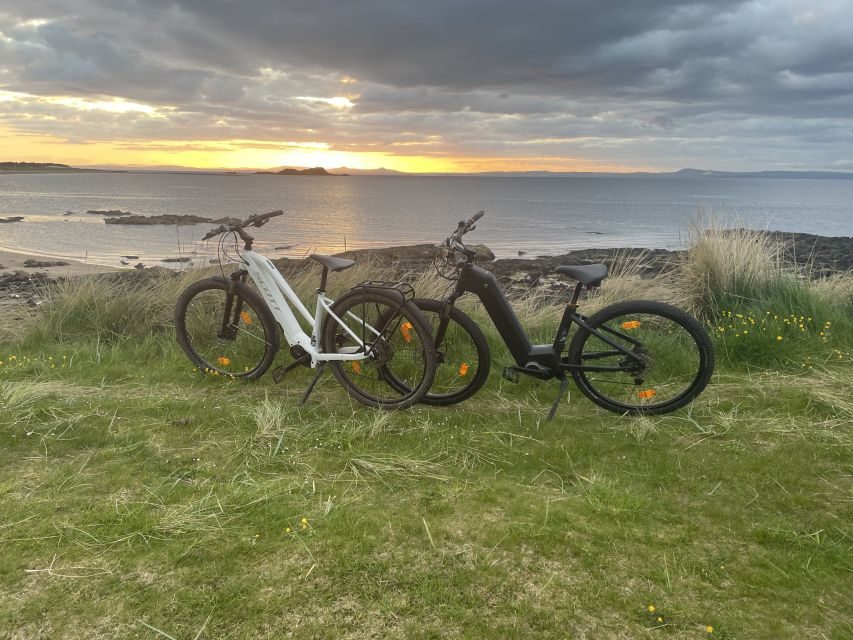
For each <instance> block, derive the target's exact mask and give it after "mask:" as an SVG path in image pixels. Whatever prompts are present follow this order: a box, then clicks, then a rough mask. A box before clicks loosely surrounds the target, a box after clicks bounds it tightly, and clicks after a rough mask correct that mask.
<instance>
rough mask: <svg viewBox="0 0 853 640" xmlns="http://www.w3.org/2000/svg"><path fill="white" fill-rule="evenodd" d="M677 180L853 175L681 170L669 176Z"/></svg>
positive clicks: (843, 177)
mask: <svg viewBox="0 0 853 640" xmlns="http://www.w3.org/2000/svg"><path fill="white" fill-rule="evenodd" d="M657 175H669V176H673V177H677V178H788V179H791V178H795V179H796V178H799V179H806V180H807V179H813V180H818V179H819V180H851V179H853V173H845V172H842V171H708V170H705V169H681V171H675V172H673V173H668V174H657Z"/></svg>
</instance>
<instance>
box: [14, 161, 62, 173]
mask: <svg viewBox="0 0 853 640" xmlns="http://www.w3.org/2000/svg"><path fill="white" fill-rule="evenodd" d="M73 168H74V167H71V166H69V165H67V164H58V163H55V162H0V171H11V170H15V169H17V170H20V169H28V170H32V169H73Z"/></svg>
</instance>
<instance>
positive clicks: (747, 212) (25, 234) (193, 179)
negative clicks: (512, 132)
mask: <svg viewBox="0 0 853 640" xmlns="http://www.w3.org/2000/svg"><path fill="white" fill-rule="evenodd" d="M702 207H704V208H707V209H710V210H711V211H713V212H714V214H715V216H716V217H718V218H721V219H723V220H725V221H727V222H730V223H737V224H741V225H744V226H751V227H755V228H762V229H773V230H782V231H802V232H808V233H816V234H822V235H843V236H850V235H853V180H780V179H743V178H740V179H701V178H699V179H690V178H686V179H667V178H486V177H449V178H442V177H436V178H431V177H339V178H323V177H283V176H259V175H236V176H215V175H180V174H121V173H102V174H87V173H78V174H16V175H0V216H8V215H22V216H26V220H25V221H24V222H20V223H14V224H3V225H0V247H2V248H6V249H15V250H21V251H30V252H37V253H45V254H51V255H60V256H66V257H72V258H87V259H88V260H89V261H93V262H100V263H104V264H115V265H117V264H118V261H119V259H120V257H121V256H123V255H137V256H141V257H142V259H143V262H147V263H148V264H152V263H153V262H154V261H156V260H159V259H161V258H163V257H170V256H178V255H183V256H189V257H194V258H197V259H198V261H199V262H201V261H206V259H207V258H209V257H210V256H211V255H213V254H215V247H210V246H207V245H205V244H203V243H201V242H200V240H199V239H200V238H201V236H202V235H204V233H205V232H206V231H207V230H208V228H210V227H211V226H212V225H197V226H186V227H180V228H176V227H174V226H144V227H142V226H122V225H106V224H104V222H103V220H102V219H101V217H100V216H92V215H87V214H86V213H85V211H86V210H88V209H122V210H124V211H132V212H133V213H135V214H141V215H157V214H195V215H202V216H208V217H211V218H216V217H220V216H226V215H228V216H236V217H244V216H246V215H249V214H252V213H261V212H266V211H271V210H273V209H283V210H284V211H285V215H284V216H282V217H280V218H277V219H275V220H273V221H271V222H270V223H269V224H267V226H265V227H264V228H263V229H260V230H258V231H257V233H256V234H255V235H256V236H257V238H258V241H257V243H256V247H257V248H258V249H259V250H261V251H264V252H267V253H268V254H270V255H274V256H284V255H289V256H299V255H303V254H305V253H306V252H309V251H314V250H316V251H319V252H335V251H340V250H342V249H343V248H344V246H346V247H347V248H351V249H352V248H367V247H374V246H391V245H400V244H412V243H418V242H437V241H440V240H441V239H443V238H444V237H445V236H446V235H447V234H448V233H449V232H450V231H452V230H453V228H454V226H455V223H456V222H457V221H458V220H460V219H461V218H467V217H469V216H470V215H471V214H472V213H474V212H476V211H478V210H480V209H483V210H485V211H486V217H485V218H484V219H483V220H482V221H481V222H480V225H479V227H478V229H477V230H476V231H475V232H474V233H473V234H472V235H471V236H469V237H470V238H471V241H472V242H482V243H484V244H486V245H488V246H489V247H491V248H492V250H493V251H494V252H495V253H496V254H497V255H498V256H499V257H509V256H516V255H518V252H519V251H524V252H526V253H527V254H528V255H537V254H556V253H563V252H565V251H567V250H571V249H578V248H588V247H654V248H677V247H680V246H683V243H684V240H685V238H686V236H687V233H688V230H689V227H690V224H691V221H693V220H694V219H695V218H696V215H697V211H698V210H699V209H700V208H702ZM67 210H70V211H74V212H75V214H74V215H70V216H65V215H63V214H65V212H66V211H67ZM285 246H287V247H289V248H286V249H283V248H282V247H285Z"/></svg>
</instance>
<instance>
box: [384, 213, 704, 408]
mask: <svg viewBox="0 0 853 640" xmlns="http://www.w3.org/2000/svg"><path fill="white" fill-rule="evenodd" d="M482 216H483V212H482V211H480V212H479V213H477V214H476V215H474V216H473V217H472V218H470V219H469V220H467V221H462V222H460V223H459V225H458V227H457V229H456V231H454V232H453V233H452V234H451V235H450V236H449V237H448V238H447V239H446V240H445V241H444V242H443V243H442V245H441V251H442V252H443V255H442V256H441V257H440V258H439V259H438V260H439V261H438V262H437V268H439V272H440V273H441V272H442V267H449V269H450V273H449V274H447V273H445V274H444V275H445V277H449V278H451V279H452V280H454V281H455V286H454V289H453V292H452V293H451V294H450V295H449V296H448V297H447V298H446V299H444V300H428V299H415V300H414V301H413V302H414V303H415V304H416V305H417V306H418V307H419V308H420V309H421V310H422V311H423V312H424V314H425V315H426V316H427V318H428V319H430V320H431V324H432V326H433V331H434V335H433V340H434V342H435V347H436V353H437V359H438V366H437V369H436V375H435V379H434V381H433V384H432V387H431V388H430V391H429V392H428V393H427V395H425V396H424V397H423V398H422V399H421V402H424V403H427V404H434V405H451V404H455V403H457V402H461V401H463V400H465V399H467V398H470V397H471V396H472V395H474V394H475V393H476V392H477V391H479V389H480V388H481V387H482V386H483V384H485V382H486V379H487V378H488V375H489V369H490V366H491V354H490V352H489V345H488V342H487V340H486V338H485V336H484V335H483V332H482V331H481V330H480V328H479V327H478V326H477V323H476V322H474V321H473V320H472V319H471V318H470V317H469V316H468V315H466V314H465V313H464V312H462V311H460V310H459V309H458V308H456V306H455V302H456V301H457V300H458V299H459V298H460V297H462V296H463V295H464V294H465V293H473V294H474V295H476V296H477V297H478V298H479V299H480V301H481V302H482V304H483V306H484V307H485V310H486V312H487V313H488V314H489V317H490V318H491V320H492V322H493V323H494V325H495V328H496V329H497V331H498V333H499V334H500V336H501V338H502V339H503V341H504V343H505V344H506V346H507V349H508V350H509V352H510V354H511V355H512V357H513V358H514V359H515V364H514V365H512V366H508V367H505V368H504V370H503V377H504V378H505V379H507V380H508V381H510V382H514V383H517V382H518V380H519V374H525V375H529V376H532V377H534V378H538V379H540V380H550V379H553V378H556V379H558V380H560V382H561V384H560V392H559V395H558V396H557V398H556V400H555V401H554V403H553V405H552V407H551V411H550V413H549V414H548V418H549V419H551V418H553V417H554V415H555V413H556V411H557V406H558V405H559V403H560V399H561V398H562V397H563V395H564V394H565V392H566V389H567V387H568V383H569V378H568V377H567V375H566V374H567V373H568V374H570V375H571V377H572V378H573V379H574V381H575V383H576V384H577V385H578V387H579V388H580V390H581V392H582V393H583V394H584V395H585V396H587V397H588V398H589V399H590V400H592V401H593V402H594V403H596V404H597V405H599V406H601V407H604V408H605V409H608V410H609V411H614V412H617V413H627V414H660V413H668V412H670V411H674V410H676V409H678V408H680V407H683V406H684V405H686V404H688V403H689V402H690V401H692V400H693V399H694V398H695V397H696V396H697V395H699V393H700V392H701V391H702V390H703V389H704V388H705V386H706V385H707V384H708V381H709V380H710V378H711V374H712V372H713V370H714V348H713V345H712V343H711V339H710V337H709V336H708V333H707V332H706V331H705V329H704V328H703V327H702V325H701V324H700V323H699V322H698V321H697V320H696V319H694V318H693V317H691V316H690V315H688V314H687V313H685V312H684V311H682V310H681V309H678V308H676V307H673V306H672V305H669V304H664V303H662V302H655V301H649V300H626V301H623V302H618V303H615V304H612V305H610V306H607V307H605V308H604V309H601V310H600V311H598V312H597V313H595V314H593V315H592V316H590V317H586V316H584V315H581V314H580V313H579V312H578V306H579V305H578V300H579V299H580V296H581V293H582V291H583V289H584V287H586V288H587V289H592V288H594V287H598V286H600V285H601V282H602V280H604V278H605V277H607V266H606V265H603V264H589V265H582V266H578V265H565V266H560V267H557V269H556V272H557V273H560V274H563V275H566V276H568V277H570V278H572V279H574V280H576V281H577V284H576V285H575V288H574V292H573V293H572V295H571V298H570V299H569V301H568V303H567V305H566V309H565V312H564V313H563V318H562V321H561V322H560V324H559V326H558V328H557V332H556V335H555V337H554V340H553V342H552V343H550V344H532V342H531V340H530V338H529V337H528V335H527V333H526V332H525V330H524V328H523V327H522V326H521V323H520V322H519V320H518V317H517V316H516V314H515V312H514V311H513V308H512V306H511V305H510V303H509V302H508V301H507V299H506V296H505V295H504V293H503V291H502V290H501V287H500V285H499V284H498V281H497V279H496V278H495V276H494V274H492V273H491V272H489V271H487V270H485V269H483V268H481V267H478V266H476V265H475V264H474V260H475V257H476V252H475V251H473V250H471V249H469V248H468V247H466V246H465V244H464V243H463V242H462V236H464V235H465V234H466V233H468V232H469V231H471V230H473V229H474V228H475V223H476V222H477V220H479V219H480V218H481V217H482ZM572 324H575V325H577V330H576V331H575V333H574V336H573V337H572V339H571V342H570V343H569V346H568V349H567V350H566V349H565V347H566V342H567V341H568V336H569V331H570V329H571V325H572ZM564 351H565V353H564ZM395 384H396V386H397V387H398V389H399V390H400V391H401V392H404V391H405V390H406V387H405V385H403V384H401V383H400V382H399V381H396V382H395Z"/></svg>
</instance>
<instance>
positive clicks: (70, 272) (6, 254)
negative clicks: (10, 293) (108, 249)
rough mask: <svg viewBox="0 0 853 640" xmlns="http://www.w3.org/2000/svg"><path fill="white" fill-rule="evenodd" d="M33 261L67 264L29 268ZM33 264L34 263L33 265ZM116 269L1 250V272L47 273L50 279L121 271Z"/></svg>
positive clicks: (42, 255)
mask: <svg viewBox="0 0 853 640" xmlns="http://www.w3.org/2000/svg"><path fill="white" fill-rule="evenodd" d="M28 260H33V261H35V262H41V263H45V262H64V263H66V264H63V265H56V266H51V267H44V266H27V264H26V262H27V261H28ZM31 264H32V263H31ZM121 270H122V269H118V268H116V267H109V266H104V265H101V264H91V263H86V262H83V261H80V260H72V259H69V258H60V257H56V256H51V255H45V254H36V253H31V252H21V253H19V252H17V251H9V250H8V249H0V272H4V271H11V272H15V271H24V272H26V273H30V274H32V273H39V272H40V273H46V274H47V275H48V276H49V277H50V278H58V277H69V276H82V275H89V274H92V273H106V272H109V271H121Z"/></svg>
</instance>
